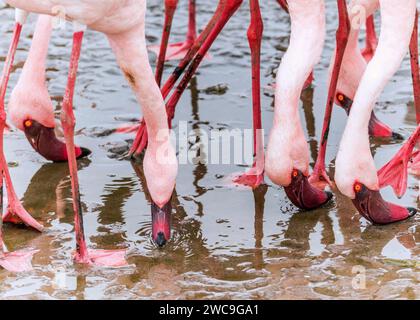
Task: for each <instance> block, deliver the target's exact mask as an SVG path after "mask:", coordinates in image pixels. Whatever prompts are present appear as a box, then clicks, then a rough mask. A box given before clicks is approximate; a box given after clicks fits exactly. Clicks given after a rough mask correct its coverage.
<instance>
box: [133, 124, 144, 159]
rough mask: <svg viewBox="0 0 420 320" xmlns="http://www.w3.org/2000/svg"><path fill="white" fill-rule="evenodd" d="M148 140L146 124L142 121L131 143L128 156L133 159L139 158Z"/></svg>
mask: <svg viewBox="0 0 420 320" xmlns="http://www.w3.org/2000/svg"><path fill="white" fill-rule="evenodd" d="M147 142H148V135H147V130H146V124H145V123H144V122H142V123H141V124H140V126H139V129H138V131H137V134H136V138H135V139H134V142H133V145H132V146H131V149H130V152H129V157H130V158H133V159H140V158H141V154H142V152H143V151H144V149H146V147H147Z"/></svg>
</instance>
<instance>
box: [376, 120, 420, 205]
mask: <svg viewBox="0 0 420 320" xmlns="http://www.w3.org/2000/svg"><path fill="white" fill-rule="evenodd" d="M419 137H420V126H418V127H417V129H416V131H415V132H414V133H413V134H412V136H411V137H410V138H409V139H408V141H407V142H406V143H405V144H404V145H403V147H402V148H401V149H400V151H398V153H397V154H396V155H395V157H394V158H393V159H392V160H391V161H390V162H388V163H387V164H386V165H384V166H383V167H382V168H381V169H380V170H379V171H378V177H379V186H380V187H381V188H384V187H386V186H391V187H392V189H393V190H394V192H395V194H396V195H397V196H398V197H402V196H403V195H404V193H405V191H406V190H407V170H408V167H409V163H410V161H411V159H412V156H413V150H414V147H415V146H416V144H417V142H418V140H419Z"/></svg>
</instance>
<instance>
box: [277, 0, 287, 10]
mask: <svg viewBox="0 0 420 320" xmlns="http://www.w3.org/2000/svg"><path fill="white" fill-rule="evenodd" d="M277 2H278V3H279V5H280V6H281V7H282V8H283V10H284V11H286V12H289V6H288V4H287V0H277Z"/></svg>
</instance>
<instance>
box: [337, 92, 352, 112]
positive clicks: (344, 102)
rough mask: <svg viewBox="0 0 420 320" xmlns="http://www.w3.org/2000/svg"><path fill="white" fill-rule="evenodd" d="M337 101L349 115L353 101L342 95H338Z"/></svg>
mask: <svg viewBox="0 0 420 320" xmlns="http://www.w3.org/2000/svg"><path fill="white" fill-rule="evenodd" d="M336 99H337V104H338V105H339V106H340V107H342V108H343V109H344V111H346V113H347V115H349V114H350V110H351V106H352V105H353V100H352V99H350V98H349V97H347V96H346V95H344V94H342V93H337V97H336Z"/></svg>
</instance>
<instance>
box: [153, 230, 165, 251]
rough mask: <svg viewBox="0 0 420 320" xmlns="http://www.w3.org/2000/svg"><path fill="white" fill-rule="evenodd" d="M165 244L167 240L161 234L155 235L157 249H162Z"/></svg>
mask: <svg viewBox="0 0 420 320" xmlns="http://www.w3.org/2000/svg"><path fill="white" fill-rule="evenodd" d="M166 242H167V240H166V238H165V235H164V234H163V232H159V233H158V234H157V237H156V239H155V243H156V244H157V245H158V247H159V248H163V247H164V246H165V245H166Z"/></svg>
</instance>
